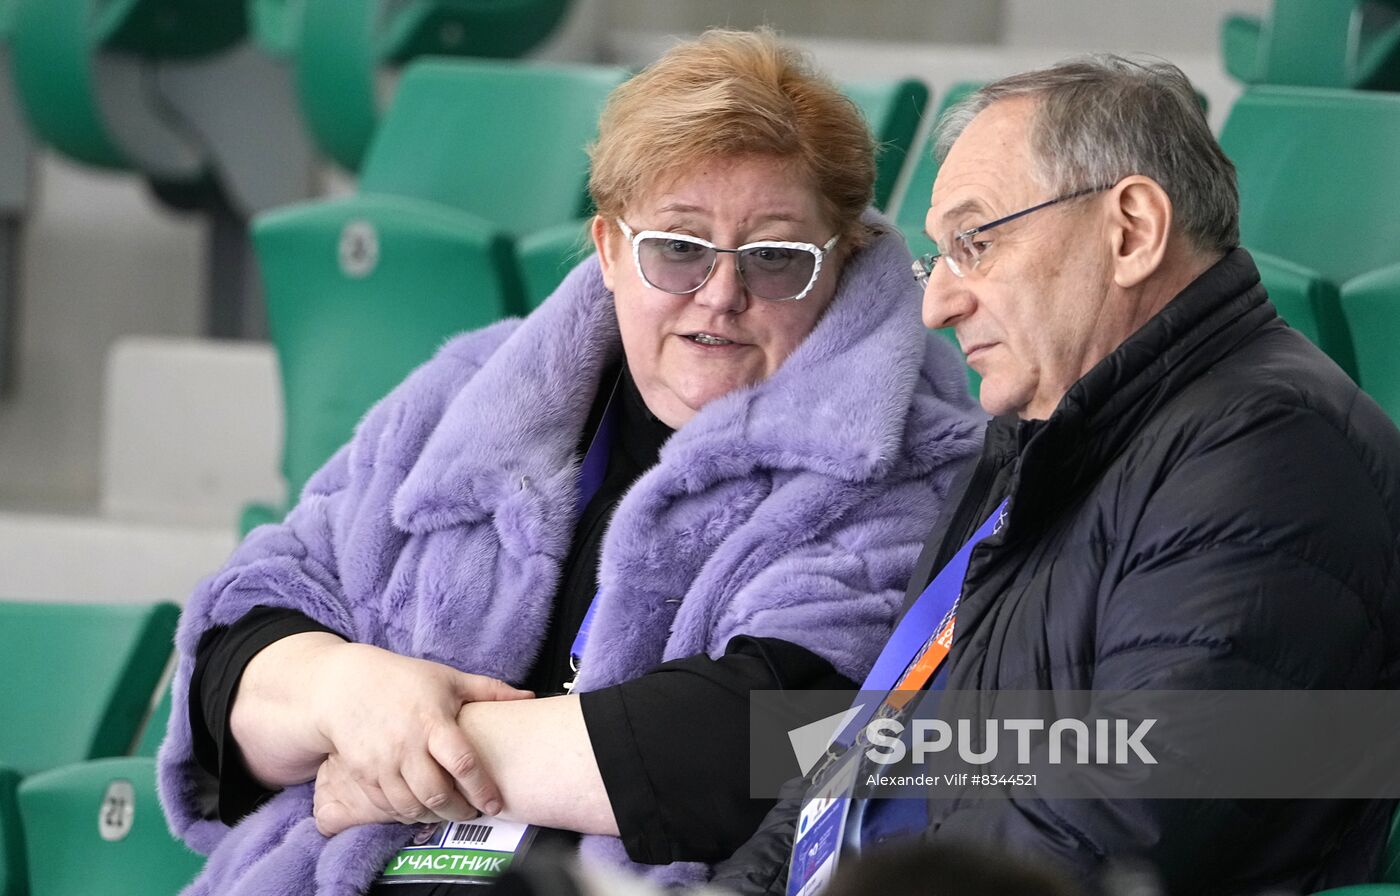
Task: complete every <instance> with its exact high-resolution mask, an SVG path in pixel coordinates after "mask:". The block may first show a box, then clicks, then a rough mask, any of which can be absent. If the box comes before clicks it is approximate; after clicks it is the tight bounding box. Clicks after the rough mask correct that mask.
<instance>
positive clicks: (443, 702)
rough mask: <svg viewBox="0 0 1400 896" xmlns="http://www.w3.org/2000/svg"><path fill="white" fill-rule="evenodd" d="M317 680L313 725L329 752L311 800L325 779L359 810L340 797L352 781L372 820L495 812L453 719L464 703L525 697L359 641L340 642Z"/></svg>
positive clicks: (494, 799)
mask: <svg viewBox="0 0 1400 896" xmlns="http://www.w3.org/2000/svg"><path fill="white" fill-rule="evenodd" d="M320 674H321V684H320V688H321V689H322V695H321V697H320V699H318V700H317V701H316V704H317V711H316V718H317V728H318V730H319V731H320V732H321V734H322V735H323V737H324V738H325V741H326V743H327V745H328V747H329V749H328V750H327V753H328V754H329V755H328V758H327V761H326V762H324V763H322V764H321V768H320V769H319V770H318V774H317V790H318V797H319V790H320V781H321V778H322V777H326V778H327V779H328V780H329V781H332V782H335V783H334V784H333V785H332V786H333V788H334V789H333V791H332V793H333V794H334V795H335V796H336V797H337V798H339V801H340V803H341V805H345V806H349V807H352V809H353V808H356V807H359V806H360V800H358V799H356V798H353V797H349V796H347V795H346V794H345V793H344V792H345V791H346V790H348V789H349V788H350V785H352V784H353V786H354V787H355V788H356V789H358V790H359V791H360V793H361V795H362V797H363V800H365V801H367V802H368V803H369V804H370V805H372V806H373V807H374V808H375V809H376V810H377V811H378V812H379V813H380V814H381V816H387V818H388V819H391V820H394V821H399V822H403V823H405V824H412V823H415V822H422V821H439V820H452V821H465V820H466V819H468V818H475V817H476V816H477V815H478V814H480V813H479V812H478V810H480V811H481V812H485V813H486V814H488V815H494V814H495V813H496V812H498V811H500V807H501V795H500V790H499V788H498V787H497V786H496V784H495V782H494V781H492V780H491V778H490V777H489V776H488V775H487V774H486V772H485V770H484V769H483V768H482V767H481V764H480V762H479V761H478V759H477V755H476V751H475V750H474V749H473V747H472V745H471V742H470V741H469V740H468V739H467V737H466V735H465V734H464V733H463V732H462V729H461V728H460V727H459V726H458V725H457V714H458V713H459V712H460V711H461V709H462V707H463V706H465V705H466V704H468V703H474V702H479V701H494V700H516V699H522V698H528V697H531V696H533V695H532V694H530V692H528V691H520V690H517V689H515V688H512V687H511V686H510V685H508V684H506V683H505V682H502V681H498V680H497V679H494V678H487V677H485V676H481V675H469V674H467V673H465V672H459V671H457V670H456V669H453V668H451V667H449V666H444V665H442V664H441V663H434V662H430V661H428V660H419V659H413V658H411V657H405V656H400V655H398V654H395V653H391V652H389V651H387V650H381V649H379V648H377V647H370V646H368V645H364V644H343V645H341V646H340V648H339V649H338V650H336V651H335V652H334V653H332V654H331V655H330V656H328V657H327V658H326V665H325V668H324V669H322V670H321V673H320ZM329 795H331V794H328V796H329ZM347 800H348V802H347ZM360 814H363V813H362V812H359V811H352V812H351V815H350V817H358V816H359V815H360ZM377 820H385V819H384V818H380V819H377ZM318 823H319V819H318ZM352 823H362V822H352Z"/></svg>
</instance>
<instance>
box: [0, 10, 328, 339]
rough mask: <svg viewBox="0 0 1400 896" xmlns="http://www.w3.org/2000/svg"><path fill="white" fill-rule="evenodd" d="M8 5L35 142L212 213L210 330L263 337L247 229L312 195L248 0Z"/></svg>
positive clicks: (287, 88)
mask: <svg viewBox="0 0 1400 896" xmlns="http://www.w3.org/2000/svg"><path fill="white" fill-rule="evenodd" d="M8 2H10V3H12V4H13V10H12V18H11V29H10V36H9V43H10V50H11V62H12V65H11V70H12V72H13V75H14V81H15V86H16V90H17V93H18V96H19V99H20V106H21V107H22V109H23V110H24V113H25V118H26V119H27V120H28V123H29V127H30V129H31V130H32V131H33V132H34V134H35V136H36V137H38V138H39V139H40V140H41V141H43V142H44V143H46V144H47V145H49V146H50V147H52V148H54V149H55V150H57V151H58V152H60V153H62V154H63V155H65V156H68V157H69V158H72V159H75V160H77V161H79V162H82V163H84V164H87V165H93V166H98V167H101V168H110V169H117V170H123V171H130V172H133V173H135V174H137V175H139V176H141V177H142V178H144V179H145V180H146V181H147V182H148V183H149V185H150V187H151V191H152V193H153V195H154V196H155V197H157V198H158V199H160V200H161V201H162V202H163V203H164V204H165V205H167V206H170V207H172V208H175V209H177V210H179V211H192V210H198V211H201V212H203V213H204V214H205V215H206V216H207V217H208V218H209V219H210V225H211V226H210V227H209V230H208V237H207V247H206V258H207V260H206V263H207V265H208V268H209V273H208V277H207V281H206V282H207V284H208V291H207V296H206V300H207V303H208V308H207V320H206V331H207V333H208V334H209V335H212V336H217V337H240V336H260V335H263V332H264V331H265V329H266V326H265V324H264V323H263V321H262V315H261V312H262V305H261V302H260V301H259V300H258V299H259V296H258V286H257V284H256V282H255V281H254V280H252V279H251V278H250V277H249V276H248V273H249V272H250V271H251V269H252V265H251V264H250V263H248V258H247V256H248V252H249V246H248V240H247V227H246V224H247V220H248V218H249V217H251V215H253V214H255V213H257V212H260V211H263V210H264V209H268V208H272V207H275V206H279V205H284V204H286V203H288V202H293V201H296V200H299V199H304V198H306V197H308V196H309V195H311V193H312V191H313V189H314V186H315V184H314V181H313V176H312V175H313V172H312V168H313V162H314V159H313V153H312V148H311V143H310V140H309V139H308V137H307V135H306V133H305V129H304V128H303V126H302V123H301V118H300V115H299V114H298V112H297V107H296V102H295V98H294V95H293V90H292V83H291V70H290V66H289V65H287V64H286V63H285V61H284V60H281V59H277V58H273V57H271V56H269V55H268V54H266V53H259V52H255V51H253V49H252V48H251V47H250V46H249V34H248V14H247V6H248V4H249V2H250V0H204V2H200V3H190V2H186V0H8ZM250 134H255V135H256V138H257V139H249V135H250Z"/></svg>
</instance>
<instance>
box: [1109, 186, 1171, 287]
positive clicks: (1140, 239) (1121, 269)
mask: <svg viewBox="0 0 1400 896" xmlns="http://www.w3.org/2000/svg"><path fill="white" fill-rule="evenodd" d="M1112 201H1113V205H1112V206H1111V210H1110V226H1111V228H1112V239H1113V250H1114V251H1113V281H1114V283H1116V284H1117V285H1118V286H1119V287H1121V288H1123V289H1131V288H1132V287H1134V286H1137V285H1138V284H1140V283H1142V282H1143V281H1144V280H1146V279H1147V278H1148V277H1150V276H1152V274H1154V273H1156V271H1157V269H1158V268H1160V267H1161V266H1162V260H1163V258H1165V257H1166V252H1167V243H1168V241H1169V239H1170V237H1171V231H1172V201H1171V198H1170V197H1169V196H1167V191H1166V190H1164V189H1162V185H1161V184H1159V183H1157V182H1156V181H1155V180H1153V179H1152V178H1150V177H1144V176H1142V175H1133V176H1131V177H1126V178H1124V179H1123V180H1122V181H1120V182H1119V183H1118V185H1117V187H1115V188H1114V190H1113V193H1112Z"/></svg>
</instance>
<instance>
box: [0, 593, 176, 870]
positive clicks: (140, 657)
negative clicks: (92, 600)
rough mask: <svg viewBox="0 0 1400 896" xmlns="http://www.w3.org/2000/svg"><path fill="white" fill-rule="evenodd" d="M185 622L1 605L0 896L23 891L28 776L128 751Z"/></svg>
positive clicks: (77, 608) (146, 608)
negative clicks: (20, 800) (23, 797)
mask: <svg viewBox="0 0 1400 896" xmlns="http://www.w3.org/2000/svg"><path fill="white" fill-rule="evenodd" d="M178 618H179V608H178V607H176V606H175V605H174V604H165V603H162V604H154V605H134V604H133V605H117V606H107V605H77V604H53V603H21V602H11V601H6V602H0V676H3V678H4V679H5V680H6V681H7V682H9V685H8V687H6V689H5V696H4V697H3V698H0V718H3V719H4V720H5V724H4V725H3V726H0V896H22V894H24V892H25V880H26V879H27V878H26V872H25V845H24V844H25V837H24V835H23V834H22V828H21V825H20V815H19V812H20V810H19V808H18V804H17V802H16V796H15V794H16V785H17V784H19V782H20V779H21V777H22V776H27V775H31V774H33V773H35V772H38V771H40V770H43V769H48V768H52V767H56V766H61V765H65V764H70V763H74V762H78V761H79V760H84V759H91V758H96V757H99V756H119V755H121V754H123V753H125V752H126V751H127V750H128V749H130V747H131V745H132V742H133V741H134V740H135V739H136V734H137V732H138V731H139V730H140V728H141V723H142V722H143V721H144V720H145V718H146V715H147V710H148V709H149V708H150V704H151V697H152V695H153V694H154V693H155V688H156V683H157V682H159V681H160V678H161V675H162V673H163V672H164V670H165V667H166V664H167V663H168V662H169V659H170V654H171V650H172V645H173V641H174V637H175V624H176V621H177V619H178Z"/></svg>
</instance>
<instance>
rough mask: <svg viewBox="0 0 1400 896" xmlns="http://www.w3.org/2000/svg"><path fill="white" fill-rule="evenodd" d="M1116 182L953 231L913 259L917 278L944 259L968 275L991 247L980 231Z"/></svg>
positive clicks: (954, 269) (929, 273) (950, 267)
mask: <svg viewBox="0 0 1400 896" xmlns="http://www.w3.org/2000/svg"><path fill="white" fill-rule="evenodd" d="M1111 186H1113V184H1104V185H1103V186H1098V187H1085V188H1084V189H1082V190H1075V191H1074V192H1073V193H1066V194H1065V195H1063V196H1057V197H1055V198H1054V199H1048V200H1046V201H1045V202H1042V203H1040V204H1039V205H1033V206H1031V207H1030V208H1023V209H1021V210H1020V211H1019V212H1013V213H1012V214H1009V215H1007V216H1006V217H1004V218H997V219H996V220H995V221H992V222H990V223H987V224H983V225H981V226H979V227H973V228H972V229H971V230H963V231H959V232H958V233H955V234H953V237H952V239H949V240H945V241H943V242H941V243H940V242H935V243H934V249H935V250H936V251H933V252H930V253H929V254H927V255H921V256H919V257H918V258H916V259H914V279H916V280H918V281H919V285H920V286H924V285H926V284H927V283H928V278H929V277H931V276H933V266H934V265H935V264H937V263H938V262H939V260H942V261H944V262H946V263H947V265H948V270H950V271H952V272H953V275H954V276H956V277H959V278H961V277H966V276H967V275H968V273H969V272H970V271H975V270H977V266H978V265H979V264H981V263H982V256H984V255H985V254H986V253H987V250H988V249H989V248H991V245H990V243H988V242H987V241H986V240H979V239H977V236H978V235H979V234H983V233H986V232H987V231H988V230H991V229H992V228H993V227H1000V226H1001V225H1003V224H1009V223H1011V222H1012V221H1015V220H1016V219H1018V218H1024V217H1025V216H1026V215H1029V214H1030V213H1032V212H1038V211H1040V210H1041V209H1043V208H1049V207H1050V206H1052V205H1056V204H1058V203H1061V202H1068V201H1069V200H1071V199H1078V198H1079V197H1080V196H1088V195H1089V194H1090V193H1101V192H1103V191H1104V190H1107V189H1108V188H1109V187H1111Z"/></svg>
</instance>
